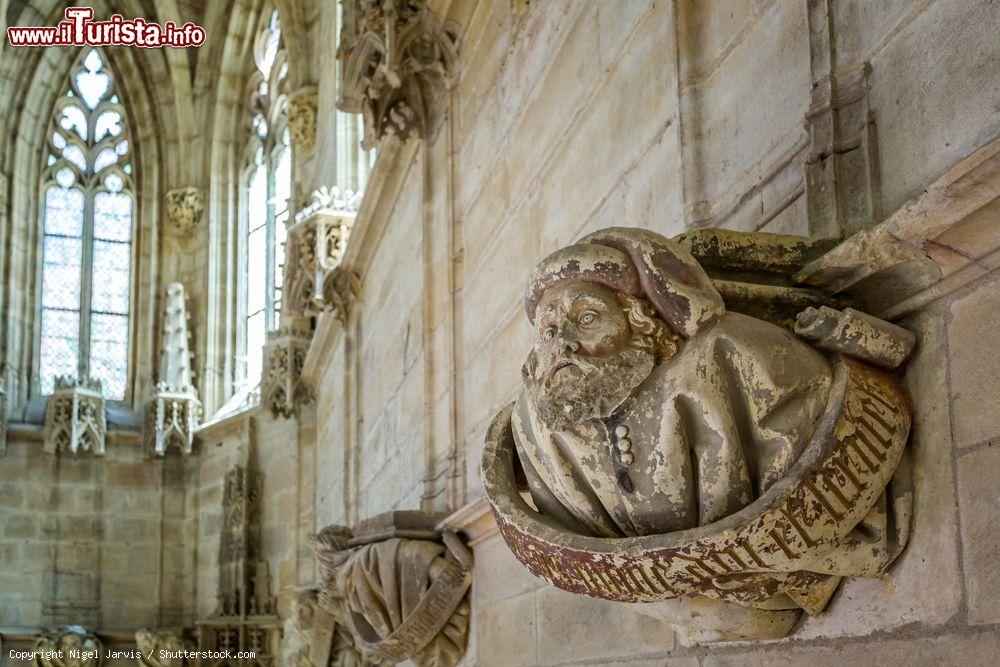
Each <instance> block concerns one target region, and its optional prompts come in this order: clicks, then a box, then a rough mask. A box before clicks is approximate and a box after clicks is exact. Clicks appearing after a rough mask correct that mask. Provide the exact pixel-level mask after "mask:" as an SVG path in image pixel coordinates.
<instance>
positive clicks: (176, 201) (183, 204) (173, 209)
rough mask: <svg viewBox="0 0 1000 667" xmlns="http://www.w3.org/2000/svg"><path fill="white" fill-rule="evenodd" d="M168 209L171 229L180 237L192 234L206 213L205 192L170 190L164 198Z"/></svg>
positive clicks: (195, 189) (184, 189) (183, 189)
mask: <svg viewBox="0 0 1000 667" xmlns="http://www.w3.org/2000/svg"><path fill="white" fill-rule="evenodd" d="M164 202H165V204H166V208H167V222H168V223H169V225H170V229H172V230H173V231H174V232H176V233H177V234H178V235H179V236H188V235H190V234H192V233H193V232H194V231H195V230H196V229H198V226H199V225H201V218H202V214H203V213H204V212H205V192H204V190H199V189H198V188H193V187H187V188H177V189H176V190H170V191H169V192H167V194H166V196H165V197H164Z"/></svg>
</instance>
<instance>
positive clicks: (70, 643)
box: [35, 625, 104, 667]
mask: <svg viewBox="0 0 1000 667" xmlns="http://www.w3.org/2000/svg"><path fill="white" fill-rule="evenodd" d="M35 661H36V664H37V665H39V666H40V667H67V666H68V665H74V666H79V667H98V665H100V664H101V663H102V662H103V661H104V646H103V645H102V644H101V640H100V639H98V638H97V635H95V634H94V633H92V632H90V631H88V630H86V629H85V628H83V627H81V626H79V625H63V626H59V627H57V628H49V629H48V630H46V631H45V633H44V634H42V636H40V637H39V638H38V641H36V642H35Z"/></svg>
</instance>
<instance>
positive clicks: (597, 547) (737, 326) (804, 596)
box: [483, 228, 913, 641]
mask: <svg viewBox="0 0 1000 667" xmlns="http://www.w3.org/2000/svg"><path fill="white" fill-rule="evenodd" d="M814 250H815V249H814V248H813V247H812V246H811V245H810V244H809V242H807V241H806V240H805V239H795V238H791V237H775V236H772V235H754V234H749V235H748V234H736V233H733V232H723V231H711V230H709V231H702V232H699V233H697V234H693V235H688V236H687V237H685V238H683V239H667V238H664V237H662V236H660V235H659V234H655V233H653V232H650V231H648V230H643V229H629V228H612V229H606V230H602V231H599V232H595V233H593V234H590V235H588V236H586V237H584V238H583V239H582V240H581V241H580V242H578V243H577V244H575V245H572V246H569V247H567V248H563V249H561V250H558V251H556V252H555V253H553V254H552V255H550V256H549V257H547V258H546V259H545V260H543V261H542V263H541V264H539V266H538V267H537V268H536V270H535V272H534V274H533V276H532V279H531V280H530V283H529V286H528V289H527V291H526V293H525V297H524V304H525V308H526V311H527V315H528V319H529V320H530V321H531V323H532V324H533V326H534V328H535V332H536V340H535V344H534V348H533V349H532V351H531V352H530V354H529V355H528V360H527V362H526V363H525V365H524V371H523V383H524V385H523V389H522V392H521V394H520V396H519V397H518V399H517V400H516V401H515V403H514V404H513V405H511V406H508V407H507V408H505V409H504V410H503V411H501V413H500V414H499V415H497V417H496V418H495V420H494V422H493V424H492V425H491V427H490V429H489V432H488V435H487V443H486V448H485V451H484V454H483V484H484V487H485V490H486V495H487V498H488V500H489V502H490V504H491V505H492V507H493V510H494V514H495V516H496V519H497V523H498V525H499V527H500V532H501V534H502V535H503V537H504V539H505V540H506V542H507V544H508V546H509V547H510V549H511V551H512V552H513V553H514V555H515V556H516V557H517V559H518V560H520V561H521V562H522V563H523V564H524V565H525V566H526V567H527V568H528V569H529V570H530V571H531V572H533V573H534V574H535V575H537V576H539V577H541V578H543V579H546V580H547V581H549V582H550V583H552V584H553V585H555V586H557V587H559V588H563V589H565V590H568V591H572V592H575V593H581V594H585V595H589V596H592V597H598V598H604V599H608V600H615V601H618V602H626V603H657V606H656V609H658V610H659V613H658V614H656V615H659V616H660V617H662V618H666V619H668V620H670V622H671V623H673V624H675V625H678V626H681V627H682V628H683V629H684V631H685V632H688V633H693V634H689V636H693V637H695V639H696V641H718V640H719V639H751V638H767V637H777V636H781V635H783V634H785V633H787V632H788V631H789V630H790V629H791V628H792V627H793V625H794V624H795V622H796V620H797V617H798V615H799V609H801V610H804V611H805V612H806V613H808V614H818V613H820V612H822V611H823V609H824V607H825V606H826V604H827V602H828V601H829V599H830V597H831V596H832V595H833V593H834V591H835V590H836V588H837V585H838V583H839V581H840V579H841V577H844V576H878V575H880V574H881V573H883V572H884V571H885V569H886V568H887V567H888V566H889V565H890V564H891V563H892V562H893V561H894V560H895V558H896V557H897V556H898V555H899V554H900V553H901V551H902V549H903V547H904V546H905V544H906V541H907V538H908V535H909V508H910V506H911V500H912V499H911V498H910V496H911V494H912V488H911V480H910V479H909V468H908V464H907V458H906V442H907V437H908V433H909V428H910V420H911V414H910V408H909V402H908V399H907V397H906V394H905V392H904V390H903V389H902V387H901V386H900V384H899V382H898V381H897V379H896V378H895V377H894V376H893V375H892V374H891V373H890V372H889V371H891V370H893V369H895V368H896V367H897V366H899V365H900V364H901V363H902V362H903V361H904V360H905V358H906V356H907V354H908V353H909V351H910V348H911V347H912V345H913V338H912V335H910V334H909V333H908V332H906V331H904V330H902V329H900V328H899V327H896V326H894V325H891V324H889V323H887V322H883V321H881V320H878V319H877V318H874V317H872V316H870V315H867V314H864V313H860V312H858V311H855V310H852V309H850V308H847V309H845V310H843V311H841V310H840V308H839V307H837V304H834V303H833V301H831V299H830V297H828V296H826V295H823V294H822V293H818V292H816V291H815V290H810V289H803V288H799V287H796V286H794V284H791V283H792V281H791V280H790V278H789V276H793V275H794V274H795V273H796V272H797V271H798V270H800V269H801V265H802V264H803V263H804V262H805V261H807V260H808V259H810V258H811V255H812V254H813V252H814ZM734 251H735V254H734ZM768 257H770V258H771V259H770V260H769V259H768ZM769 273H770V274H773V275H772V276H771V277H770V278H765V279H764V280H761V278H760V277H761V276H762V275H766V274H769ZM713 274H715V275H717V276H719V277H718V278H713ZM782 276H783V277H784V278H783V279H782ZM744 277H745V278H746V280H744ZM755 281H760V282H759V283H757V282H755ZM775 302H780V303H778V304H775ZM580 304H586V305H585V306H581V305H580ZM791 309H798V310H799V312H800V313H801V314H800V316H799V318H798V322H797V323H796V322H795V319H794V317H792V318H789V317H788V314H789V311H790V310H791ZM571 318H572V319H571ZM567 322H572V323H573V325H572V327H570V328H567V326H566V323H567ZM793 326H794V327H795V331H796V332H800V333H801V336H802V338H799V337H796V336H795V335H794V334H793V333H792V331H791V329H792V328H793ZM568 330H570V331H572V332H573V338H566V333H565V332H566V331H568ZM811 341H815V347H814V346H813V345H811V344H810V342H811ZM817 348H819V349H817ZM720 350H724V353H721V354H720V352H719V351H720ZM778 415H780V418H779V417H778ZM678 434H682V435H678ZM556 440H558V442H559V443H560V444H559V445H558V446H556V445H554V444H553V442H555V441H556ZM574 452H577V453H578V452H604V454H602V455H599V456H596V457H593V456H588V457H579V456H576V455H575V454H574ZM512 461H513V462H514V465H518V466H519V467H520V468H521V469H522V470H524V472H525V474H526V478H527V484H528V488H529V491H530V492H531V495H532V500H533V502H534V505H535V507H536V508H537V510H536V509H534V508H532V507H530V506H529V505H528V504H527V503H525V502H524V500H523V499H522V498H521V496H520V493H519V491H518V488H517V482H516V479H515V471H514V466H513V465H511V462H512ZM554 470H555V471H563V472H562V473H560V474H554V473H553V472H552V471H554ZM567 470H569V471H572V474H565V471H567ZM594 537H599V538H603V539H601V540H593V539H592V538H594ZM618 541H621V546H620V547H617V546H616V544H617V543H618ZM581 564H582V565H581ZM692 596H696V597H694V598H692ZM692 600H698V602H697V604H696V606H698V607H699V610H698V612H697V613H693V612H692V609H693V606H692V605H695V603H692ZM671 605H673V606H671ZM692 617H697V618H699V619H700V620H699V624H700V625H699V626H696V627H694V628H691V627H690V626H691V623H690V619H691V618H692ZM709 623H714V625H712V626H711V627H707V624H709ZM699 632H701V633H702V634H700V635H699V634H698V633H699Z"/></svg>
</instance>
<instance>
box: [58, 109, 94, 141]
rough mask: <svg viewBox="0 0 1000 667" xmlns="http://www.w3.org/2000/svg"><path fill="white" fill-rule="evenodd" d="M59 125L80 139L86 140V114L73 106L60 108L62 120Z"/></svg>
mask: <svg viewBox="0 0 1000 667" xmlns="http://www.w3.org/2000/svg"><path fill="white" fill-rule="evenodd" d="M59 124H60V125H62V128H63V129H64V130H72V131H74V132H76V134H77V136H79V137H80V138H81V139H83V140H84V141H86V140H87V114H85V113H83V109H81V108H80V107H78V106H76V105H75V104H67V105H66V106H64V107H63V108H62V119H61V120H60V121H59ZM63 143H65V142H63Z"/></svg>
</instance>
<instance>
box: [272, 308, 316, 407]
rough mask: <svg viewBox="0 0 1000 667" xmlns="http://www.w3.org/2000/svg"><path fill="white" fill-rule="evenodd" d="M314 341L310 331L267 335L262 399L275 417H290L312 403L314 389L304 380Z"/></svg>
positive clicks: (292, 329) (287, 328) (286, 329)
mask: <svg viewBox="0 0 1000 667" xmlns="http://www.w3.org/2000/svg"><path fill="white" fill-rule="evenodd" d="M311 339H312V335H311V334H310V333H309V332H308V331H305V330H302V329H297V328H295V327H292V326H283V327H281V328H279V329H278V330H277V331H272V332H269V333H268V334H267V342H266V343H265V344H264V376H263V378H262V379H261V383H260V399H261V405H264V406H266V407H267V409H268V410H270V411H271V414H272V415H274V416H275V417H279V416H281V417H286V418H288V417H291V416H292V415H293V414H295V413H296V412H298V410H299V408H301V407H302V406H304V405H307V404H309V403H310V402H312V400H313V392H312V388H311V387H310V386H309V383H308V382H306V380H305V378H303V377H302V368H303V367H304V365H305V361H306V353H307V352H308V351H309V342H310V341H311Z"/></svg>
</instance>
